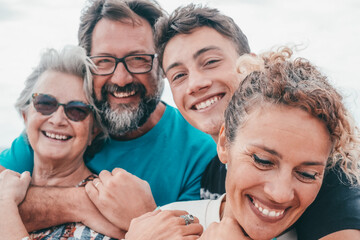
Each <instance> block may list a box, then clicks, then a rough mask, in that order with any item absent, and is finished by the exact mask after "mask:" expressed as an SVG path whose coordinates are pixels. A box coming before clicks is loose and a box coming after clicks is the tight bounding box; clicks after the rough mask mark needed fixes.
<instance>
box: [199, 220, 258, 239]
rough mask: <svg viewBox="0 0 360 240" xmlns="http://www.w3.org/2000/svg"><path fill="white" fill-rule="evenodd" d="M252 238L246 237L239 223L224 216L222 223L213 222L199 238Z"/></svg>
mask: <svg viewBox="0 0 360 240" xmlns="http://www.w3.org/2000/svg"><path fill="white" fill-rule="evenodd" d="M219 239H221V240H233V239H238V240H251V238H249V237H246V236H245V235H244V232H243V231H242V229H241V227H240V225H239V223H238V222H237V221H236V220H235V219H233V218H229V217H223V219H222V220H221V221H220V223H212V224H210V226H209V227H208V228H207V229H206V230H205V232H204V233H203V235H202V236H201V237H200V238H199V240H219Z"/></svg>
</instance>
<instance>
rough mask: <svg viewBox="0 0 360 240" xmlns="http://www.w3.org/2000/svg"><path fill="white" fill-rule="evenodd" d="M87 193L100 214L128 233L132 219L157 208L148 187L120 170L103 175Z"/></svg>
mask: <svg viewBox="0 0 360 240" xmlns="http://www.w3.org/2000/svg"><path fill="white" fill-rule="evenodd" d="M85 189H86V192H87V194H88V196H89V198H90V199H91V201H92V202H93V203H94V204H95V206H96V207H97V208H98V209H99V211H100V212H101V213H102V214H103V215H104V216H105V217H106V218H107V219H108V220H109V221H110V222H112V223H113V224H114V225H116V226H117V227H118V228H120V229H123V230H125V231H127V230H128V229H129V225H130V221H131V220H132V219H133V218H135V217H138V216H140V215H142V214H144V213H147V212H150V211H153V210H154V209H155V208H156V204H155V200H154V198H153V196H152V193H151V189H150V186H149V184H148V183H147V182H146V181H143V180H141V179H140V178H138V177H136V176H134V175H132V174H130V173H128V172H127V171H125V170H123V169H121V168H115V169H114V170H113V171H112V172H111V173H110V172H109V171H106V170H104V171H102V172H101V173H100V174H99V178H98V179H95V180H94V181H93V182H89V183H88V184H87V185H86V186H85Z"/></svg>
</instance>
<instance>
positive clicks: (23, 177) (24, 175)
mask: <svg viewBox="0 0 360 240" xmlns="http://www.w3.org/2000/svg"><path fill="white" fill-rule="evenodd" d="M20 180H21V181H24V182H25V183H27V185H29V184H30V181H31V176H30V172H29V171H25V172H23V173H22V174H21V175H20Z"/></svg>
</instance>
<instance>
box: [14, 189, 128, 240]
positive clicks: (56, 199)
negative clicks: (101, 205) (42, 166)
mask: <svg viewBox="0 0 360 240" xmlns="http://www.w3.org/2000/svg"><path fill="white" fill-rule="evenodd" d="M19 211H20V215H21V217H22V219H23V222H24V224H25V226H26V228H27V229H28V231H29V232H31V231H34V230H38V229H43V228H47V227H51V226H56V225H59V224H63V223H67V222H82V223H83V224H84V225H86V226H88V227H90V228H91V229H93V230H95V231H97V232H99V233H102V234H105V235H107V236H110V237H116V238H119V237H120V236H123V235H124V234H123V233H122V232H121V231H120V229H118V228H117V227H115V226H114V225H113V224H111V223H110V222H109V221H108V220H107V219H106V218H105V217H103V215H101V213H100V212H99V211H98V210H97V208H96V207H95V206H94V205H93V204H92V202H91V201H90V199H89V198H88V197H87V194H86V193H85V189H84V188H83V187H78V188H75V187H74V188H56V187H30V188H29V190H28V193H27V195H26V198H25V200H24V202H23V203H22V204H21V205H20V206H19Z"/></svg>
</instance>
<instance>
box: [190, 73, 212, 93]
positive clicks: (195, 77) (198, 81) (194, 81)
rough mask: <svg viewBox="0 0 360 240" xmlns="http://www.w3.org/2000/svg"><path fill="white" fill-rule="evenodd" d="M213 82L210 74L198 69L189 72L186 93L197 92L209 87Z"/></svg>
mask: <svg viewBox="0 0 360 240" xmlns="http://www.w3.org/2000/svg"><path fill="white" fill-rule="evenodd" d="M211 84H212V81H211V79H210V78H209V76H206V75H205V74H202V73H200V72H198V71H195V72H193V73H189V76H188V86H187V90H186V93H187V94H188V95H191V94H195V93H197V92H199V91H201V90H204V89H207V88H209V87H210V86H211Z"/></svg>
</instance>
